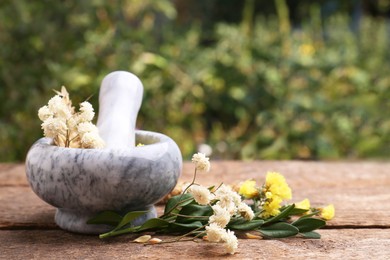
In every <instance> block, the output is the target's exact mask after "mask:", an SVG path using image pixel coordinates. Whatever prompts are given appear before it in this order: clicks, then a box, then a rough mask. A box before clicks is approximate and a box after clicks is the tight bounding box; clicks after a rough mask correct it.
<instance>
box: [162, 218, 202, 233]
mask: <svg viewBox="0 0 390 260" xmlns="http://www.w3.org/2000/svg"><path fill="white" fill-rule="evenodd" d="M202 226H204V225H203V224H202V222H200V221H194V222H191V223H176V222H175V223H170V225H169V228H168V230H169V231H170V232H181V233H182V232H189V231H192V230H195V229H197V228H200V227H202Z"/></svg>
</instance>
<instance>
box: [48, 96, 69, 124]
mask: <svg viewBox="0 0 390 260" xmlns="http://www.w3.org/2000/svg"><path fill="white" fill-rule="evenodd" d="M48 108H49V109H50V111H51V112H52V113H53V114H54V115H55V116H56V117H61V118H63V119H68V118H69V117H71V116H72V110H71V108H70V107H69V105H68V104H67V103H66V102H65V100H64V99H63V98H62V97H61V96H60V95H55V96H54V97H52V98H51V99H50V100H49V102H48Z"/></svg>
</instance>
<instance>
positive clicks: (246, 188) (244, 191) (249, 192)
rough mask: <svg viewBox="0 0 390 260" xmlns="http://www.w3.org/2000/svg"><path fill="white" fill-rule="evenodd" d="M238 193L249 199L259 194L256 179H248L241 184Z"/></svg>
mask: <svg viewBox="0 0 390 260" xmlns="http://www.w3.org/2000/svg"><path fill="white" fill-rule="evenodd" d="M238 193H239V194H240V195H242V196H244V197H245V198H247V199H253V198H255V197H256V196H258V195H259V190H258V189H257V188H256V181H254V180H246V181H245V182H244V183H243V184H242V185H241V186H240V190H239V191H238Z"/></svg>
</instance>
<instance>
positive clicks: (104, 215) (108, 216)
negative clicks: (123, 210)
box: [87, 210, 122, 226]
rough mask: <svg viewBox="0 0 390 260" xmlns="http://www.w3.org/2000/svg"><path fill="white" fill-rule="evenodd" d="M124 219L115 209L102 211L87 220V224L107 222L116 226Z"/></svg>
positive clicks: (106, 223)
mask: <svg viewBox="0 0 390 260" xmlns="http://www.w3.org/2000/svg"><path fill="white" fill-rule="evenodd" d="M121 220H122V216H121V215H119V214H118V213H116V212H114V211H109V210H107V211H102V212H100V213H98V214H97V215H96V216H94V217H93V218H91V219H89V220H88V221H87V224H97V225H99V224H105V225H110V226H116V225H118V223H119V222H120V221H121Z"/></svg>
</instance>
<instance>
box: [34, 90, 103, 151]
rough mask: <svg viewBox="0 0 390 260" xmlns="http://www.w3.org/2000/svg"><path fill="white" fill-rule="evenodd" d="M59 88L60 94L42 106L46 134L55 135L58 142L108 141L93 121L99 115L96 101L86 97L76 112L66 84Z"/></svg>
mask: <svg viewBox="0 0 390 260" xmlns="http://www.w3.org/2000/svg"><path fill="white" fill-rule="evenodd" d="M55 92H56V94H57V95H55V96H54V97H52V98H51V99H50V100H49V102H48V104H47V105H45V106H43V107H41V108H40V109H39V110H38V117H39V119H40V120H41V121H42V122H43V123H42V125H41V126H42V129H43V133H44V136H46V137H50V138H52V139H53V143H54V144H55V145H57V146H62V147H71V148H103V147H104V141H103V139H102V138H101V137H100V136H99V131H98V128H97V127H96V126H95V125H94V124H93V123H92V122H91V121H92V119H93V117H94V116H95V112H94V110H93V107H92V105H91V104H90V103H89V102H88V101H84V102H82V103H81V104H80V109H79V112H75V108H74V107H73V106H72V101H71V100H70V98H69V93H68V92H67V91H66V88H65V87H62V88H61V91H55Z"/></svg>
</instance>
